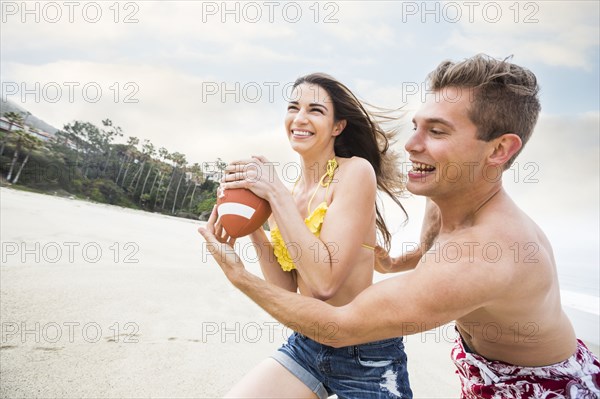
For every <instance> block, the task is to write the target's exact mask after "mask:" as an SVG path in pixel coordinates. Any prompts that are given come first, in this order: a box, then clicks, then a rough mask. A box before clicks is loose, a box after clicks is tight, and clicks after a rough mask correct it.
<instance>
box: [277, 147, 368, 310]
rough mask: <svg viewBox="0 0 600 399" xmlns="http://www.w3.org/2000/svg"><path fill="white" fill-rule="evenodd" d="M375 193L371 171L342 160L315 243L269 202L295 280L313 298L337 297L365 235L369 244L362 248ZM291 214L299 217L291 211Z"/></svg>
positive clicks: (353, 161)
mask: <svg viewBox="0 0 600 399" xmlns="http://www.w3.org/2000/svg"><path fill="white" fill-rule="evenodd" d="M376 191H377V181H376V177H375V172H374V170H373V168H372V167H371V165H370V164H369V163H368V162H367V161H366V160H364V159H362V158H358V157H355V158H352V159H345V160H344V163H343V165H342V166H340V169H339V170H338V171H337V172H336V174H335V177H334V183H332V186H331V188H330V193H331V192H333V195H332V200H331V203H330V204H329V206H328V209H327V214H326V216H325V219H324V222H323V225H322V227H321V233H320V237H319V238H317V237H315V236H314V235H313V234H312V233H311V232H310V231H309V230H308V229H307V228H306V226H305V224H304V222H303V221H302V222H301V223H297V222H296V223H291V221H290V218H289V213H288V212H289V210H288V209H287V207H286V206H285V204H279V203H278V202H277V199H275V206H273V205H272V209H273V215H274V217H275V220H276V221H277V222H278V226H279V229H280V231H281V235H282V237H283V238H284V240H285V241H286V244H287V245H288V247H289V249H290V256H291V258H292V259H293V260H294V264H295V265H296V268H297V270H298V274H299V275H300V277H302V280H303V281H304V282H305V283H306V284H307V285H308V287H309V288H310V289H311V291H312V293H313V295H314V296H315V297H317V298H319V299H322V300H327V299H329V298H331V297H333V296H334V295H335V294H336V293H337V291H338V290H339V288H340V287H341V286H342V285H343V284H344V282H345V281H346V278H347V277H348V276H349V274H350V272H351V270H352V267H353V266H354V265H355V263H356V259H357V258H358V256H359V251H364V250H365V249H364V248H362V246H361V244H363V243H365V237H366V236H367V234H366V232H368V231H370V230H371V231H373V237H372V239H371V240H372V242H367V243H368V244H374V241H375V227H374V226H375V196H376ZM296 214H297V215H298V216H299V213H298V211H297V210H296ZM300 220H302V219H301V218H300ZM294 250H295V251H294Z"/></svg>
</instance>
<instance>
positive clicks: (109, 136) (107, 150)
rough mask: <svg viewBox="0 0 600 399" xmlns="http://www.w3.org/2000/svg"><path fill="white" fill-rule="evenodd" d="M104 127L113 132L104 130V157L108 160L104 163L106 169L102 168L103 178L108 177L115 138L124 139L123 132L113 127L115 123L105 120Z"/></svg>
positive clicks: (117, 127)
mask: <svg viewBox="0 0 600 399" xmlns="http://www.w3.org/2000/svg"><path fill="white" fill-rule="evenodd" d="M102 125H103V126H104V127H110V128H112V130H109V131H107V130H102V147H103V151H104V155H105V156H106V160H105V162H104V167H103V168H102V176H103V177H106V169H107V168H108V163H109V162H110V160H111V158H112V155H113V151H114V146H113V145H112V142H113V141H114V139H115V137H123V131H122V129H121V128H120V127H119V126H113V123H112V121H111V120H110V119H104V120H103V121H102Z"/></svg>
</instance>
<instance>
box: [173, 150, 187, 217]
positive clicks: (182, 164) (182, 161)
mask: <svg viewBox="0 0 600 399" xmlns="http://www.w3.org/2000/svg"><path fill="white" fill-rule="evenodd" d="M175 163H176V164H177V166H179V167H180V168H181V177H180V178H179V183H177V189H176V190H175V198H174V199H173V208H172V209H171V213H172V214H173V215H174V214H175V205H176V204H177V194H179V187H180V186H181V181H182V180H183V178H184V177H185V168H186V166H187V160H186V159H185V155H183V154H178V156H177V159H176V160H175Z"/></svg>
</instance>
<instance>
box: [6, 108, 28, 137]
mask: <svg viewBox="0 0 600 399" xmlns="http://www.w3.org/2000/svg"><path fill="white" fill-rule="evenodd" d="M4 117H5V118H6V119H7V120H8V131H9V132H12V128H13V126H14V125H18V126H20V127H23V123H24V122H23V116H22V115H21V114H18V113H16V112H5V113H4Z"/></svg>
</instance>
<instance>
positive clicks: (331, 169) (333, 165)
mask: <svg viewBox="0 0 600 399" xmlns="http://www.w3.org/2000/svg"><path fill="white" fill-rule="evenodd" d="M338 167H339V165H338V163H337V161H336V160H335V158H333V159H330V160H329V161H327V171H326V172H325V174H324V175H323V176H321V179H320V180H319V185H318V186H317V188H315V191H314V192H313V194H312V196H311V197H310V200H309V201H308V215H310V206H311V204H312V200H313V199H314V198H315V195H316V194H317V191H318V190H319V186H321V187H325V199H327V194H329V185H330V184H331V182H332V181H333V175H334V174H335V171H336V169H337V168H338ZM326 177H329V179H328V180H327V181H325V178H326Z"/></svg>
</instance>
